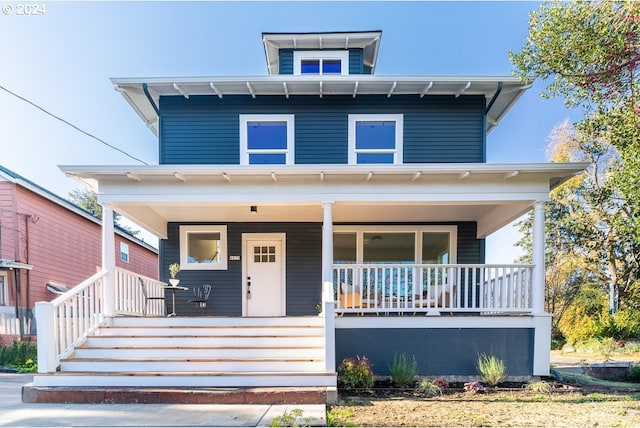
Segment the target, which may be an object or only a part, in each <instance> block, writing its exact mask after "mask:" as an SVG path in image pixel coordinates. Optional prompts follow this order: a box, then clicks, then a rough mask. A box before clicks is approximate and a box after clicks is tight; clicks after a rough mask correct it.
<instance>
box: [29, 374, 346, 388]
mask: <svg viewBox="0 0 640 428" xmlns="http://www.w3.org/2000/svg"><path fill="white" fill-rule="evenodd" d="M33 386H36V387H47V386H49V387H54V386H76V387H78V386H79V387H84V386H88V387H90V386H95V387H151V388H153V387H270V386H273V387H276V386H282V387H292V386H333V387H335V386H336V376H335V374H333V375H332V374H326V375H322V374H320V375H299V376H282V375H277V374H274V375H260V376H251V375H241V374H239V375H225V376H219V375H212V376H207V375H206V374H203V375H199V376H172V375H170V374H167V375H163V376H120V375H116V374H112V375H109V376H92V375H69V376H65V375H64V374H57V375H53V376H38V375H36V376H34V378H33Z"/></svg>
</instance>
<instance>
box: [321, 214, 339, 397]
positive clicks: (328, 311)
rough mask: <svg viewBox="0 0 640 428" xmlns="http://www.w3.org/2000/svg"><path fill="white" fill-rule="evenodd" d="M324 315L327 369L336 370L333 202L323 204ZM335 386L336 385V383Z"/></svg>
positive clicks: (327, 370)
mask: <svg viewBox="0 0 640 428" xmlns="http://www.w3.org/2000/svg"><path fill="white" fill-rule="evenodd" d="M322 208H323V213H324V215H323V220H322V315H323V317H324V340H325V371H326V372H328V373H334V372H335V371H336V326H335V322H336V321H335V304H334V300H333V202H325V203H323V204H322ZM334 386H335V385H334Z"/></svg>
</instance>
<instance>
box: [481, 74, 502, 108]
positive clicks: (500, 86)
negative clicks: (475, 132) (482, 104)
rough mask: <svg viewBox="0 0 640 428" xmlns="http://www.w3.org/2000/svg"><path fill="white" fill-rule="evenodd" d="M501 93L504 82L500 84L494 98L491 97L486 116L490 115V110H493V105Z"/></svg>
mask: <svg viewBox="0 0 640 428" xmlns="http://www.w3.org/2000/svg"><path fill="white" fill-rule="evenodd" d="M500 92H502V82H498V89H496V93H495V94H493V97H491V101H489V104H488V105H487V108H486V109H485V110H484V114H485V116H486V115H487V114H489V110H491V107H493V103H495V102H496V100H497V99H498V95H500Z"/></svg>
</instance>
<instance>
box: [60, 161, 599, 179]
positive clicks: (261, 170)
mask: <svg viewBox="0 0 640 428" xmlns="http://www.w3.org/2000/svg"><path fill="white" fill-rule="evenodd" d="M588 166H589V163H587V162H572V163H429V164H419V163H416V164H404V165H347V164H314V165H308V164H306V165H286V166H281V165H270V166H267V167H263V166H260V165H191V164H190V165H125V166H123V165H59V166H58V167H59V168H60V169H61V170H62V171H63V172H64V173H65V174H67V175H68V176H72V177H75V178H78V179H83V180H88V179H94V180H102V179H104V178H106V177H107V176H112V178H117V177H120V178H123V177H125V176H126V174H128V173H131V174H136V175H139V176H140V177H142V179H143V180H144V177H145V176H165V175H166V176H167V179H175V173H176V172H177V173H179V174H181V175H183V176H189V175H195V176H212V175H220V174H222V173H223V172H226V173H227V174H229V175H240V176H262V175H264V176H266V178H268V179H270V178H271V173H272V172H275V173H276V174H278V175H288V174H289V175H294V174H295V175H299V174H302V175H304V174H309V175H319V174H320V173H321V172H322V173H324V174H325V176H326V175H330V174H337V175H345V176H346V175H361V174H363V173H368V172H369V171H372V172H373V173H374V174H376V175H398V174H411V175H413V174H415V173H416V172H420V173H421V175H432V174H455V175H456V176H458V175H459V174H461V173H465V172H467V171H469V172H470V176H473V175H474V174H505V173H508V172H511V171H514V170H517V171H520V174H525V173H539V174H548V175H550V177H553V176H557V175H558V174H560V175H575V174H578V173H580V172H581V171H583V170H584V169H585V168H587V167H588ZM469 178H471V177H469Z"/></svg>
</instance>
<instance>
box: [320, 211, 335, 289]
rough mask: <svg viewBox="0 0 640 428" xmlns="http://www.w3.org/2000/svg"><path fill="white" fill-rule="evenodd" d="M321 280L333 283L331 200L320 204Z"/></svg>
mask: <svg viewBox="0 0 640 428" xmlns="http://www.w3.org/2000/svg"><path fill="white" fill-rule="evenodd" d="M322 208H323V211H324V216H323V220H322V282H323V283H326V282H331V283H333V268H332V266H333V202H325V203H323V204H322Z"/></svg>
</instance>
